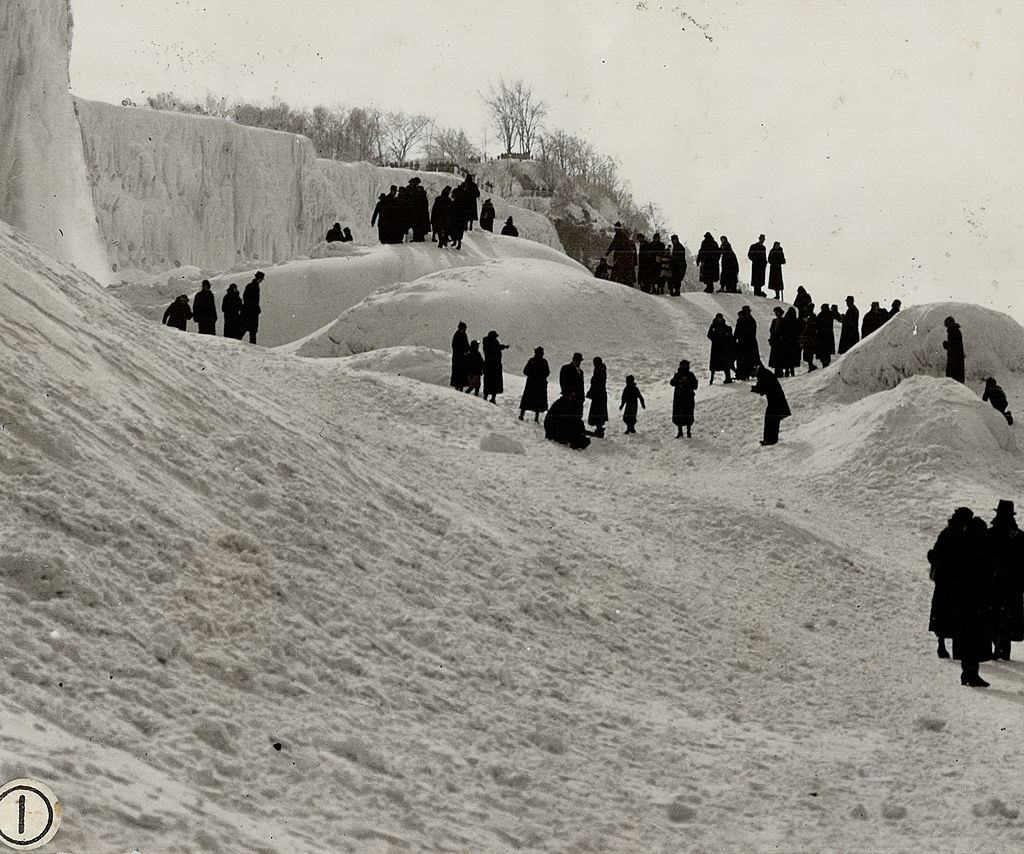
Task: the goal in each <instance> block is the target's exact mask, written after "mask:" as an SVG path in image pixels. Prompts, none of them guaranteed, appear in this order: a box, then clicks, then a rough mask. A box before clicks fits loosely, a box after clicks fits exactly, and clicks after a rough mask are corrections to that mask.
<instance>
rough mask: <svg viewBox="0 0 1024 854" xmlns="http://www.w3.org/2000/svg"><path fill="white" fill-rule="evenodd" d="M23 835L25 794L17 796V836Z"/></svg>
mask: <svg viewBox="0 0 1024 854" xmlns="http://www.w3.org/2000/svg"><path fill="white" fill-rule="evenodd" d="M24 835H25V796H24V795H22V796H21V797H20V798H18V836H24Z"/></svg>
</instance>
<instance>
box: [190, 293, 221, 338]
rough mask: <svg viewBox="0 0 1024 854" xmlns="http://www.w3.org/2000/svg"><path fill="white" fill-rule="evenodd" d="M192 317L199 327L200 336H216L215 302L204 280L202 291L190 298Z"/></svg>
mask: <svg viewBox="0 0 1024 854" xmlns="http://www.w3.org/2000/svg"><path fill="white" fill-rule="evenodd" d="M192 317H193V318H195V321H196V324H198V326H199V334H200V335H216V334H217V302H216V301H215V300H214V298H213V291H211V290H210V283H209V282H208V281H207V280H206V279H203V285H202V289H201V290H200V291H199V292H198V293H197V294H196V295H195V296H194V297H192Z"/></svg>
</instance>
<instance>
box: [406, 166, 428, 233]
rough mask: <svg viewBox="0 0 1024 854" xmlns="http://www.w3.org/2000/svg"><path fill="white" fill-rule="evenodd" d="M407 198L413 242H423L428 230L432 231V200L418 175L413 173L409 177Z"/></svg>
mask: <svg viewBox="0 0 1024 854" xmlns="http://www.w3.org/2000/svg"><path fill="white" fill-rule="evenodd" d="M407 198H408V205H409V225H410V227H411V228H412V241H413V243H423V242H425V238H426V236H427V232H428V231H430V202H429V201H428V199H427V191H426V190H424V189H423V186H422V182H421V181H420V179H419V176H417V175H413V176H412V177H411V178H410V179H409V191H408V194H407Z"/></svg>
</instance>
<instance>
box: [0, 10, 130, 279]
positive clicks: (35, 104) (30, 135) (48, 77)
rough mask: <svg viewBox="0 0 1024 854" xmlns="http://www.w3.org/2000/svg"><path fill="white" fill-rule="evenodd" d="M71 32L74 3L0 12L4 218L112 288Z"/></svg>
mask: <svg viewBox="0 0 1024 854" xmlns="http://www.w3.org/2000/svg"><path fill="white" fill-rule="evenodd" d="M71 31H72V18H71V7H70V3H69V2H68V0H17V2H7V3H4V4H2V5H0V219H2V220H4V221H5V222H7V223H9V224H10V225H12V226H14V227H15V228H17V229H19V230H20V231H22V232H23V233H24V234H25V235H26V236H27V237H28V238H29V239H30V240H31V241H32V242H33V243H35V244H36V245H37V246H39V247H40V248H42V249H44V250H45V251H46V252H48V253H49V254H50V255H52V256H53V257H55V258H58V259H59V260H61V261H66V262H69V263H71V264H74V265H75V266H76V267H78V268H79V269H80V270H82V271H83V272H85V273H87V274H89V275H90V276H92V277H93V278H95V279H97V280H98V281H100V282H107V281H109V279H110V265H109V263H108V260H107V255H106V251H105V249H104V248H103V243H102V241H101V239H100V234H99V230H98V228H97V226H96V214H95V211H94V209H93V203H92V193H91V192H90V188H89V183H88V181H87V179H86V171H85V158H84V157H83V153H82V133H81V129H80V128H79V125H78V120H77V118H76V116H75V111H74V106H73V103H72V100H71V93H70V91H69V87H70V77H69V70H68V62H69V58H70V51H71Z"/></svg>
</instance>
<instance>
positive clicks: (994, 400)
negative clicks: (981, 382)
mask: <svg viewBox="0 0 1024 854" xmlns="http://www.w3.org/2000/svg"><path fill="white" fill-rule="evenodd" d="M981 399H982V400H986V401H988V402H989V403H991V404H992V406H993V408H994V409H995V410H996V412H998V413H1000V414H1001V415H1002V416H1003V418H1005V419H1006V423H1007V424H1013V413H1012V412H1010V410H1009V409H1007V406H1008V405H1009V403H1008V402H1007V400H1006V392H1005V391H1003V389H1002V388H1001V387H1000V385H999V383H997V382H996V378H995V377H989V378H988V379H987V380H985V391H984V392H982V395H981Z"/></svg>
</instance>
